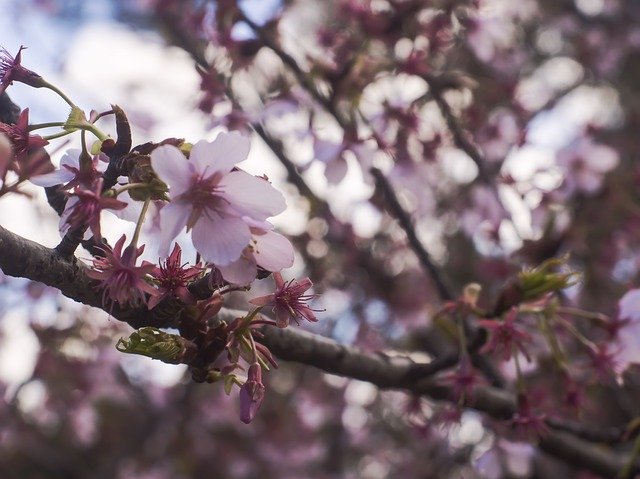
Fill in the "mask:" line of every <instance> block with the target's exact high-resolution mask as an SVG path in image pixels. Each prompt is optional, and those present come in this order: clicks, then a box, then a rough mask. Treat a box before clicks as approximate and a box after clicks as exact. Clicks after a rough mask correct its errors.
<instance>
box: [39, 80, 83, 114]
mask: <svg viewBox="0 0 640 479" xmlns="http://www.w3.org/2000/svg"><path fill="white" fill-rule="evenodd" d="M42 81H43V83H44V84H43V85H42V86H43V87H44V88H48V89H49V90H51V91H52V92H54V93H56V94H57V95H58V96H59V97H60V98H62V99H63V100H64V101H66V102H67V104H68V105H69V106H70V107H71V108H75V107H76V105H75V103H73V102H72V101H71V99H70V98H69V97H68V96H67V95H65V94H64V92H63V91H62V90H60V89H59V88H58V87H57V86H55V85H52V84H51V83H49V82H48V81H46V80H44V79H43V80H42Z"/></svg>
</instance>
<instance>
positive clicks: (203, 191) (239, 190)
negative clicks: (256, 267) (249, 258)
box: [151, 132, 285, 266]
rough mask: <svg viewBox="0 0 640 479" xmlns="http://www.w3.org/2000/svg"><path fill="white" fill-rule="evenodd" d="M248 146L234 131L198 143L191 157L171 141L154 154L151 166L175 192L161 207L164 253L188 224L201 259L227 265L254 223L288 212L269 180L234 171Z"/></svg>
mask: <svg viewBox="0 0 640 479" xmlns="http://www.w3.org/2000/svg"><path fill="white" fill-rule="evenodd" d="M249 146H250V145H249V139H248V138H246V137H244V136H242V135H241V134H239V133H235V132H233V133H221V134H219V135H218V137H217V138H216V139H215V140H214V141H213V142H207V141H199V142H198V143H196V144H195V145H193V147H192V149H191V154H190V156H189V160H187V159H186V158H185V156H184V155H183V154H182V152H181V151H180V150H179V149H178V148H176V147H174V146H171V145H163V146H160V147H159V148H156V149H155V150H154V151H153V152H152V153H151V166H152V167H153V169H154V171H155V172H156V174H157V175H158V176H159V177H160V179H161V180H162V181H164V182H165V183H167V185H169V188H170V194H171V203H170V204H168V205H167V206H165V207H164V208H162V210H161V211H160V224H161V227H162V234H163V237H162V239H161V251H167V250H168V246H169V244H170V242H171V241H172V240H173V239H174V238H175V237H176V236H177V235H178V234H179V233H180V231H181V230H182V229H183V228H184V227H185V226H186V227H187V230H188V231H191V238H192V241H193V245H194V246H195V248H196V250H197V251H198V252H200V254H201V255H202V258H203V259H204V260H205V261H209V262H212V263H215V264H216V265H219V266H226V265H229V264H230V263H232V262H233V261H236V260H237V259H238V258H239V257H240V255H241V254H242V252H243V251H244V249H245V247H246V246H247V245H248V244H249V242H250V241H251V231H250V229H249V224H250V222H251V221H258V222H262V221H264V220H266V219H267V218H268V217H270V216H273V215H276V214H278V213H280V212H282V211H284V209H285V202H284V197H283V196H282V194H281V193H280V192H278V191H277V190H276V189H275V188H273V187H272V186H271V184H270V183H269V182H268V181H266V180H264V179H262V178H257V177H255V176H252V175H250V174H248V173H246V172H245V171H242V170H239V169H234V166H235V165H236V164H237V163H239V162H241V161H243V160H244V159H245V158H246V157H247V155H248V153H249Z"/></svg>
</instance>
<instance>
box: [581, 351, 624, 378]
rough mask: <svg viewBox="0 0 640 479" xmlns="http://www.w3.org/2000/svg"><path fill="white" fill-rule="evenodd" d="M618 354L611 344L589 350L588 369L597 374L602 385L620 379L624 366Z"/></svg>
mask: <svg viewBox="0 0 640 479" xmlns="http://www.w3.org/2000/svg"><path fill="white" fill-rule="evenodd" d="M618 353H619V351H614V350H613V347H612V346H611V345H610V344H609V343H598V344H596V345H595V348H594V349H590V350H589V364H588V366H587V368H588V369H589V370H590V371H591V372H593V373H595V376H596V378H597V380H598V381H599V382H600V383H602V384H607V383H609V382H610V381H611V379H612V378H615V379H619V378H620V376H621V374H622V371H623V370H622V366H623V365H622V364H621V362H620V361H619V360H618Z"/></svg>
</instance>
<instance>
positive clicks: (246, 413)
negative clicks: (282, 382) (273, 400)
mask: <svg viewBox="0 0 640 479" xmlns="http://www.w3.org/2000/svg"><path fill="white" fill-rule="evenodd" d="M264 389H265V388H264V384H262V367H261V366H260V364H259V363H253V364H252V365H251V366H249V374H248V377H247V381H246V382H245V383H244V384H243V385H242V387H241V388H240V420H241V421H242V422H243V423H245V424H249V423H250V422H251V421H252V420H253V418H254V417H255V415H256V413H257V412H258V409H260V405H261V404H262V400H263V399H264Z"/></svg>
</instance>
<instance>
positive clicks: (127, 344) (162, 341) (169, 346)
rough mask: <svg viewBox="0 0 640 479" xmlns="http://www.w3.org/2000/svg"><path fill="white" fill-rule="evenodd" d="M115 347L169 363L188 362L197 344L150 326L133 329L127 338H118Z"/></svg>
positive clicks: (193, 355)
mask: <svg viewBox="0 0 640 479" xmlns="http://www.w3.org/2000/svg"><path fill="white" fill-rule="evenodd" d="M116 349H117V350H118V351H120V352H122V353H128V354H140V355H142V356H147V357H149V358H152V359H159V360H160V361H162V362H165V363H169V364H183V363H184V364H189V363H190V362H191V361H192V360H193V359H194V358H195V356H196V354H197V346H196V345H195V344H194V343H192V342H191V341H189V340H188V339H185V338H183V337H182V336H178V335H175V334H169V333H165V332H164V331H161V330H159V329H156V328H151V327H146V328H140V329H138V330H137V331H134V332H133V333H132V334H131V336H129V339H128V340H126V339H123V338H120V340H119V341H118V343H117V344H116Z"/></svg>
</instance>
